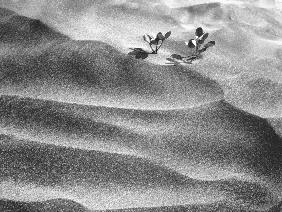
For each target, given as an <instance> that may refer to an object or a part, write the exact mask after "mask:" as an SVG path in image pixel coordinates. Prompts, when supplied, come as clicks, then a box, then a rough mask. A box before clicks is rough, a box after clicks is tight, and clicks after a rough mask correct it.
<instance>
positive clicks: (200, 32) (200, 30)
mask: <svg viewBox="0 0 282 212" xmlns="http://www.w3.org/2000/svg"><path fill="white" fill-rule="evenodd" d="M203 34H204V30H203V29H202V27H198V28H197V29H196V33H195V35H196V36H198V37H201V36H202V35H203Z"/></svg>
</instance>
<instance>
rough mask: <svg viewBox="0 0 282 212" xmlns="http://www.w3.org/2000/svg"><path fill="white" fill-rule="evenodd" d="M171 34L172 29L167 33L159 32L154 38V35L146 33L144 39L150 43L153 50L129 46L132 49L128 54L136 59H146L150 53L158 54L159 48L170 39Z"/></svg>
mask: <svg viewBox="0 0 282 212" xmlns="http://www.w3.org/2000/svg"><path fill="white" fill-rule="evenodd" d="M170 35H171V31H169V32H167V33H165V35H163V34H162V33H161V32H159V33H158V34H157V36H156V38H154V39H153V37H152V36H150V35H148V34H146V35H144V36H143V39H144V41H146V42H147V43H148V44H149V46H150V48H151V50H152V52H148V51H146V50H144V49H142V48H129V49H131V50H132V51H131V52H129V53H128V54H129V55H133V56H135V58H136V59H146V58H147V57H148V56H149V54H158V50H159V49H160V48H161V47H162V45H163V43H164V41H165V40H166V39H168V38H169V36H170Z"/></svg>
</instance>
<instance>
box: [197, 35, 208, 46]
mask: <svg viewBox="0 0 282 212" xmlns="http://www.w3.org/2000/svg"><path fill="white" fill-rule="evenodd" d="M208 36H209V33H205V34H203V35H202V36H201V37H200V39H199V44H203V43H204V42H205V40H206V39H207V38H208Z"/></svg>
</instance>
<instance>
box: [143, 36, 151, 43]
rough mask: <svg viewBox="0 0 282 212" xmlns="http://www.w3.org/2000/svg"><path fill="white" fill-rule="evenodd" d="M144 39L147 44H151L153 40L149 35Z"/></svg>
mask: <svg viewBox="0 0 282 212" xmlns="http://www.w3.org/2000/svg"><path fill="white" fill-rule="evenodd" d="M143 39H144V41H146V42H147V43H150V42H151V40H152V38H151V37H150V36H149V35H143Z"/></svg>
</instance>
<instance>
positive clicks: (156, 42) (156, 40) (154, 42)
mask: <svg viewBox="0 0 282 212" xmlns="http://www.w3.org/2000/svg"><path fill="white" fill-rule="evenodd" d="M158 43H159V39H157V38H156V39H155V40H152V41H151V44H153V45H158Z"/></svg>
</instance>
